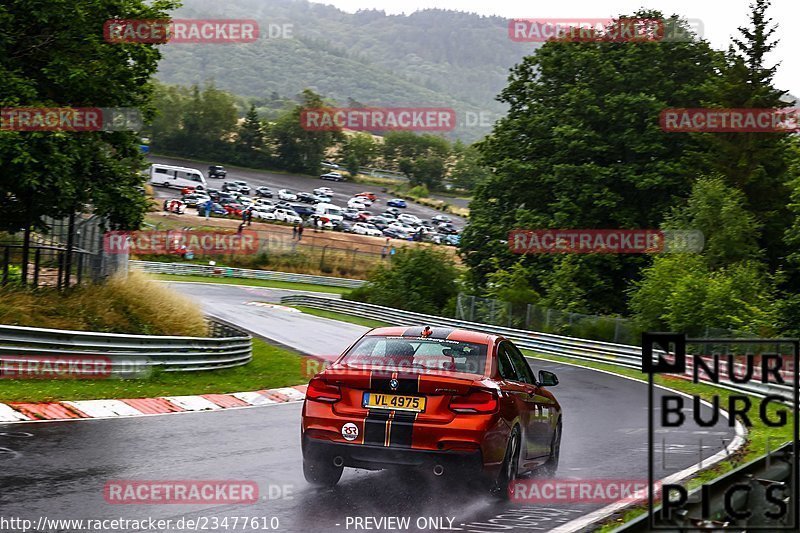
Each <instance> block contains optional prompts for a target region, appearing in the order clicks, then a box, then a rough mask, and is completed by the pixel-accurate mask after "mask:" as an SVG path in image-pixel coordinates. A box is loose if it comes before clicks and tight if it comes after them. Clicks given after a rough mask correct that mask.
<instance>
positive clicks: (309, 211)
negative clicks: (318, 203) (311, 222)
mask: <svg viewBox="0 0 800 533" xmlns="http://www.w3.org/2000/svg"><path fill="white" fill-rule="evenodd" d="M292 210H294V212H295V213H297V214H298V215H300V216H301V217H307V216H310V215H313V214H314V208H313V207H309V206H307V205H299V204H293V205H292Z"/></svg>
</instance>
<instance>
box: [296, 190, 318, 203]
mask: <svg viewBox="0 0 800 533" xmlns="http://www.w3.org/2000/svg"><path fill="white" fill-rule="evenodd" d="M297 201H298V202H303V203H306V204H313V203H314V195H313V194H311V193H310V192H299V193H297Z"/></svg>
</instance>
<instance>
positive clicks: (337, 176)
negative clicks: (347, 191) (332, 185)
mask: <svg viewBox="0 0 800 533" xmlns="http://www.w3.org/2000/svg"><path fill="white" fill-rule="evenodd" d="M319 179H321V180H331V181H344V176H343V175H342V173H341V172H328V173H327V174H323V175H322V176H320V177H319Z"/></svg>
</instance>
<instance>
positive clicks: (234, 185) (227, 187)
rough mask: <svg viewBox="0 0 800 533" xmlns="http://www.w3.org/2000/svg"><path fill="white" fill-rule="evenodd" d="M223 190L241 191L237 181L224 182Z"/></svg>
mask: <svg viewBox="0 0 800 533" xmlns="http://www.w3.org/2000/svg"><path fill="white" fill-rule="evenodd" d="M222 190H223V191H225V192H239V185H238V184H237V183H236V182H235V181H226V182H224V183H223V184H222Z"/></svg>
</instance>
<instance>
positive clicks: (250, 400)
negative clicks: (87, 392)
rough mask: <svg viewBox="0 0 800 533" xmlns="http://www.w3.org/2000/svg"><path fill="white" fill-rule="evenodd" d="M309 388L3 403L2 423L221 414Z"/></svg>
mask: <svg viewBox="0 0 800 533" xmlns="http://www.w3.org/2000/svg"><path fill="white" fill-rule="evenodd" d="M307 387H308V386H307V385H297V386H294V387H282V388H279V389H268V390H260V391H255V392H234V393H232V394H202V395H199V396H164V397H161V398H135V399H128V400H126V399H122V400H75V401H64V402H49V403H25V402H9V403H0V423H2V422H35V421H41V420H75V419H83V418H124V417H133V416H147V415H161V414H168V413H185V412H197V411H217V410H221V409H237V408H242V407H254V406H259V405H271V404H279V403H292V402H298V401H301V400H303V399H304V398H305V397H306V395H305V393H306V388H307Z"/></svg>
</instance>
